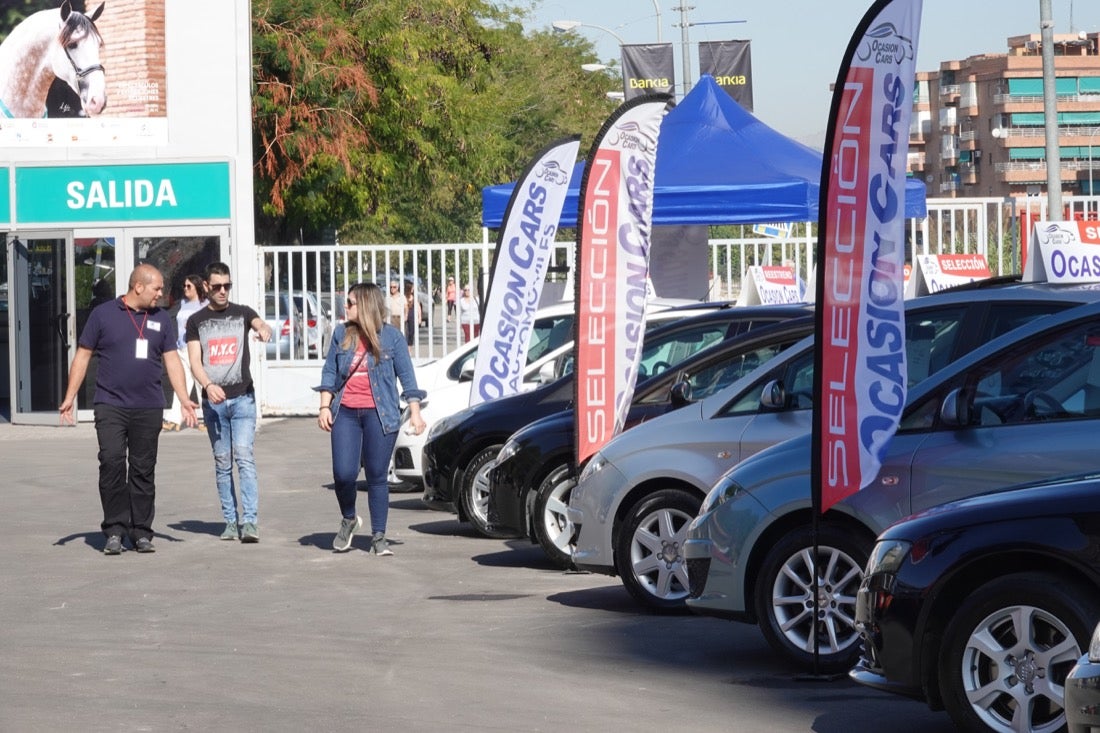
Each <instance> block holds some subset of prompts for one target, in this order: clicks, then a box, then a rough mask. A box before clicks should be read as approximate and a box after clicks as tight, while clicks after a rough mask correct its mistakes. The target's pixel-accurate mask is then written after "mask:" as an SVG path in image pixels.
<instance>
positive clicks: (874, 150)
mask: <svg viewBox="0 0 1100 733" xmlns="http://www.w3.org/2000/svg"><path fill="white" fill-rule="evenodd" d="M920 17H921V0H878V1H877V2H875V3H874V5H873V6H872V7H871V9H870V10H868V11H867V13H866V15H864V17H863V19H862V20H861V21H860V24H859V26H858V27H857V28H856V32H855V34H854V35H853V36H852V40H851V41H850V42H849V44H848V49H847V51H846V53H845V56H844V61H843V63H842V64H841V67H840V72H839V74H838V75H837V81H836V85H835V86H834V88H833V100H832V106H831V108H830V112H829V120H830V126H829V130H828V133H827V135H826V140H825V158H824V162H823V165H822V174H821V206H820V215H819V216H820V221H819V222H818V232H819V234H818V245H817V262H818V264H819V266H818V269H817V300H816V302H817V310H816V318H817V335H816V339H817V349H816V360H817V361H816V364H815V373H814V374H815V376H814V379H815V388H816V389H815V395H816V396H817V399H816V400H815V403H814V410H815V415H814V428H813V430H814V435H813V438H814V440H813V445H814V461H813V470H814V473H815V474H816V475H815V476H814V477H813V492H814V497H813V498H814V504H815V508H816V509H817V510H818V511H819V512H825V511H827V510H828V509H829V507H831V506H832V505H833V504H835V503H836V502H838V501H841V500H842V499H844V498H845V497H847V496H849V495H850V494H852V493H854V492H856V491H859V490H860V489H862V488H863V487H865V486H867V484H868V483H870V482H871V481H872V480H873V479H874V477H875V476H876V474H877V473H878V470H879V468H880V467H881V460H880V457H881V455H882V453H883V451H884V450H885V448H886V446H887V445H888V444H889V442H890V440H891V439H892V438H893V435H894V433H895V432H896V430H897V426H898V422H899V420H900V419H901V412H902V409H903V408H904V406H905V398H906V374H907V370H906V363H905V320H904V315H905V314H904V306H903V303H904V300H903V296H904V265H905V227H904V224H905V214H904V199H905V165H906V157H907V155H908V151H909V119H910V117H911V113H912V109H913V84H914V75H915V57H916V53H917V37H918V33H919V30H920Z"/></svg>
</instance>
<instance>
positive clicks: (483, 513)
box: [459, 445, 511, 540]
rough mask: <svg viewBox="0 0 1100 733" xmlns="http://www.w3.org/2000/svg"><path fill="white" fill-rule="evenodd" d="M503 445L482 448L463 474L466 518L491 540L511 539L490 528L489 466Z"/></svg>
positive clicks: (507, 534) (462, 496) (462, 497)
mask: <svg viewBox="0 0 1100 733" xmlns="http://www.w3.org/2000/svg"><path fill="white" fill-rule="evenodd" d="M502 447H503V446H501V445H491V446H489V447H488V448H482V449H481V450H480V451H478V453H477V454H476V455H475V456H474V457H473V458H472V459H470V462H469V463H468V464H466V470H465V471H464V472H463V474H462V490H461V493H460V494H459V501H461V502H462V509H463V511H464V512H465V514H466V518H467V519H469V520H470V524H471V525H473V527H474V529H475V530H477V533H478V534H480V535H483V536H485V537H488V538H490V539H494V540H499V539H504V538H505V537H510V536H511V535H510V534H509V533H508V532H500V531H496V530H492V529H490V528H489V464H490V463H492V462H493V460H494V459H495V458H496V457H497V454H498V453H500V449H501V448H502Z"/></svg>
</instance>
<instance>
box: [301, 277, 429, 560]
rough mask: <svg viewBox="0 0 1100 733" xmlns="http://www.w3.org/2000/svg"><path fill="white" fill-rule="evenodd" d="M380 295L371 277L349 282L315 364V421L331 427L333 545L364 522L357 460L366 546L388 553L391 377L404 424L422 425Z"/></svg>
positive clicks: (409, 371) (396, 411) (404, 354)
mask: <svg viewBox="0 0 1100 733" xmlns="http://www.w3.org/2000/svg"><path fill="white" fill-rule="evenodd" d="M385 314H386V297H385V295H383V293H382V290H381V289H380V288H379V287H378V286H377V285H375V284H373V283H358V284H357V285H353V286H352V288H351V291H350V292H349V293H348V300H347V321H346V322H344V323H341V324H340V325H338V326H337V327H336V329H335V330H334V331H333V332H332V343H331V345H330V346H329V350H328V356H327V357H326V358H325V364H324V367H322V370H321V385H320V386H319V387H317V391H318V392H320V393H321V407H320V410H319V413H318V416H317V425H318V427H320V428H321V430H324V431H325V432H328V433H331V444H332V479H333V482H334V483H335V486H336V501H337V502H338V503H339V505H340V515H341V519H340V529H339V530H338V531H337V533H336V537H335V539H334V540H333V542H332V549H333V550H335V551H336V552H344V551H346V550H348V549H350V548H351V539H352V536H353V535H354V534H355V532H357V531H358V530H359V528H360V527H362V526H363V520H362V519H360V518H359V516H358V515H357V514H356V512H355V500H356V488H355V482H356V480H357V479H358V478H359V468H360V466H362V467H363V470H364V471H365V474H366V479H367V507H368V509H369V510H370V525H371V552H373V553H374V554H375V555H392V554H393V551H392V550H390V548H389V542H388V541H387V540H386V521H387V519H388V517H389V498H390V497H389V493H390V490H389V484H388V482H387V474H388V472H389V465H390V457H391V456H392V455H393V449H394V445H396V443H397V431H398V429H400V427H401V407H400V405H399V404H398V392H397V382H398V381H400V382H401V389H402V392H401V394H400V397H401V399H403V400H405V402H406V403H408V406H409V430H411V431H413V432H414V433H415V434H420V433H421V432H423V430H424V427H425V424H424V420H423V418H421V417H420V401H421V400H422V399H424V398H425V397H426V396H427V394H426V393H425V392H424V391H422V390H420V389H418V388H417V386H416V373H415V372H414V371H413V365H412V359H411V358H410V357H409V349H408V345H407V344H405V343H404V339H403V338H402V334H401V332H400V331H399V330H397V329H395V328H393V327H392V326H391V325H389V324H387V323H386V316H385Z"/></svg>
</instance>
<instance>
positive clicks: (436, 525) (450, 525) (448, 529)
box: [390, 504, 484, 539]
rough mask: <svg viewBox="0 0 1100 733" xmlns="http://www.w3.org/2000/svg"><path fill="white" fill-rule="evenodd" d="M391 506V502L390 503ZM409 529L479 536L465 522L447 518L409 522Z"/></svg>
mask: <svg viewBox="0 0 1100 733" xmlns="http://www.w3.org/2000/svg"><path fill="white" fill-rule="evenodd" d="M390 508H393V504H390ZM409 529H410V530H411V531H413V532H419V533H421V534H430V535H436V536H439V537H475V538H481V539H484V538H482V537H481V535H480V534H478V531H477V530H476V529H474V528H473V527H471V526H470V525H469V524H467V523H466V522H460V521H458V520H457V519H447V520H444V521H442V522H426V523H424V524H410V525H409Z"/></svg>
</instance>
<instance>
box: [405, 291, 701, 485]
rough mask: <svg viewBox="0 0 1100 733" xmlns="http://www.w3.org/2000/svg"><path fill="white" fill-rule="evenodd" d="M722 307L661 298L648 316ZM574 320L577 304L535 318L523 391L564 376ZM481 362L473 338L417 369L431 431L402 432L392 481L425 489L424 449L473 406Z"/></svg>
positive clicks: (546, 310)
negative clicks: (443, 424) (436, 429)
mask: <svg viewBox="0 0 1100 733" xmlns="http://www.w3.org/2000/svg"><path fill="white" fill-rule="evenodd" d="M720 305H722V304H721V303H710V304H707V303H700V302H698V301H689V300H676V299H670V298H663V299H662V298H658V299H655V300H652V301H650V302H649V303H648V304H647V306H646V308H647V318H650V320H658V321H659V320H667V319H671V318H686V317H688V316H694V315H698V314H699V313H703V312H706V311H708V310H710V309H712V308H715V307H719V306H720ZM573 317H574V304H573V302H572V301H568V302H563V303H557V304H555V305H552V306H548V307H547V308H543V309H542V310H540V311H539V312H538V313H537V314H536V316H535V327H534V330H533V332H532V335H531V346H530V348H529V349H528V352H527V366H526V368H525V369H524V370H523V383H522V386H521V389H522V390H523V391H527V390H531V389H534V388H535V387H537V386H539V385H540V384H542V383H544V382H546V381H549V380H551V379H553V378H556V377H558V376H560V374H558V372H559V371H560V370H561V369H560V364H559V362H558V359H559V357H562V356H564V355H566V354H568V353H570V352H571V351H572V349H573ZM476 358H477V339H474V340H472V341H470V343H468V344H465V345H464V346H462V347H460V348H458V349H455V350H454V351H452V352H451V353H449V354H447V355H445V356H443V357H441V358H440V359H437V360H436V361H434V362H431V363H429V364H426V365H423V366H419V367H417V368H416V383H417V386H418V387H420V388H421V389H423V390H425V391H427V393H428V398H427V399H426V400H425V401H423V402H421V403H420V416H421V417H422V418H424V422H425V423H426V424H427V427H428V429H426V430H424V431H422V432H421V433H420V434H419V435H414V434H411V433H407V432H405V430H402V431H401V432H400V433H399V434H398V436H397V446H396V448H395V449H394V454H393V470H392V472H391V479H393V478H396V479H397V480H398V481H402V482H405V483H406V484H411V485H412V487H413V488H414V490H415V488H417V487H420V488H422V487H423V485H424V467H423V451H424V443H425V442H427V440H428V432H429V430H430V429H431V427H432V425H434V424H435V423H436V421H438V420H441V419H443V418H444V417H448V416H450V415H453V414H454V413H456V412H458V411H459V410H462V409H465V408H466V407H469V406H470V385H471V384H472V382H471V378H472V375H473V368H474V362H475V360H476ZM422 377H423V378H424V381H423V382H422V381H421V378H422Z"/></svg>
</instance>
